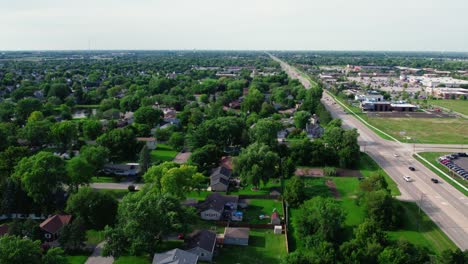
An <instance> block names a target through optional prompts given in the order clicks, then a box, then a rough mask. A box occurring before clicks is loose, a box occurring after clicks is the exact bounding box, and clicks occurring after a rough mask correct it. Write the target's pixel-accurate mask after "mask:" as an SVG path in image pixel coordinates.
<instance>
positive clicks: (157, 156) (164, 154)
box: [151, 144, 178, 162]
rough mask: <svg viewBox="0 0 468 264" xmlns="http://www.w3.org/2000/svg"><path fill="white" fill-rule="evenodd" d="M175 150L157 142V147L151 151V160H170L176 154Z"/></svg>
mask: <svg viewBox="0 0 468 264" xmlns="http://www.w3.org/2000/svg"><path fill="white" fill-rule="evenodd" d="M177 153H178V152H177V151H175V150H174V149H173V148H171V147H170V146H169V145H167V144H158V145H157V148H156V149H155V150H153V151H151V161H152V162H155V161H172V160H173V159H174V158H175V156H177Z"/></svg>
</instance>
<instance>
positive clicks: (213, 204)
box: [198, 193, 239, 221]
mask: <svg viewBox="0 0 468 264" xmlns="http://www.w3.org/2000/svg"><path fill="white" fill-rule="evenodd" d="M238 204H239V196H235V195H221V194H219V193H213V194H210V195H208V196H207V197H206V199H205V201H204V202H203V203H201V204H199V205H198V209H199V211H200V217H201V218H202V219H203V220H215V221H219V220H221V219H230V218H231V215H232V213H234V212H236V211H237V206H238Z"/></svg>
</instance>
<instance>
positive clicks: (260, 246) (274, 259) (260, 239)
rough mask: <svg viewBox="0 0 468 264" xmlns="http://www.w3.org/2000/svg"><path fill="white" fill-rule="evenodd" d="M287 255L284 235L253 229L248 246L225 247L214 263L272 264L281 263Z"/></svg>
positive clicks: (268, 230) (267, 230)
mask: <svg viewBox="0 0 468 264" xmlns="http://www.w3.org/2000/svg"><path fill="white" fill-rule="evenodd" d="M286 254H287V253H286V240H285V237H284V235H275V234H273V230H270V229H251V230H250V237H249V245H248V246H231V245H229V246H224V247H223V248H221V249H220V252H219V254H218V256H216V257H215V259H214V261H215V263H220V264H237V263H249V264H263V263H265V264H266V263H268V264H270V263H279V262H280V260H281V258H283V257H284V256H285V255H286Z"/></svg>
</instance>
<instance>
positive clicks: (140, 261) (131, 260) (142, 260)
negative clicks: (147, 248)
mask: <svg viewBox="0 0 468 264" xmlns="http://www.w3.org/2000/svg"><path fill="white" fill-rule="evenodd" d="M149 263H151V261H149V259H148V258H147V257H140V256H122V257H119V258H118V259H117V260H116V261H114V264H149Z"/></svg>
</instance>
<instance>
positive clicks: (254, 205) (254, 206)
mask: <svg viewBox="0 0 468 264" xmlns="http://www.w3.org/2000/svg"><path fill="white" fill-rule="evenodd" d="M247 204H248V207H247V208H246V209H245V210H243V211H244V217H243V222H246V223H249V224H269V223H270V217H271V214H272V213H273V210H274V209H276V211H277V212H278V213H279V214H280V217H283V216H284V215H283V207H282V204H281V202H280V201H277V200H271V199H248V200H247ZM260 215H264V216H266V218H264V219H260Z"/></svg>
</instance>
